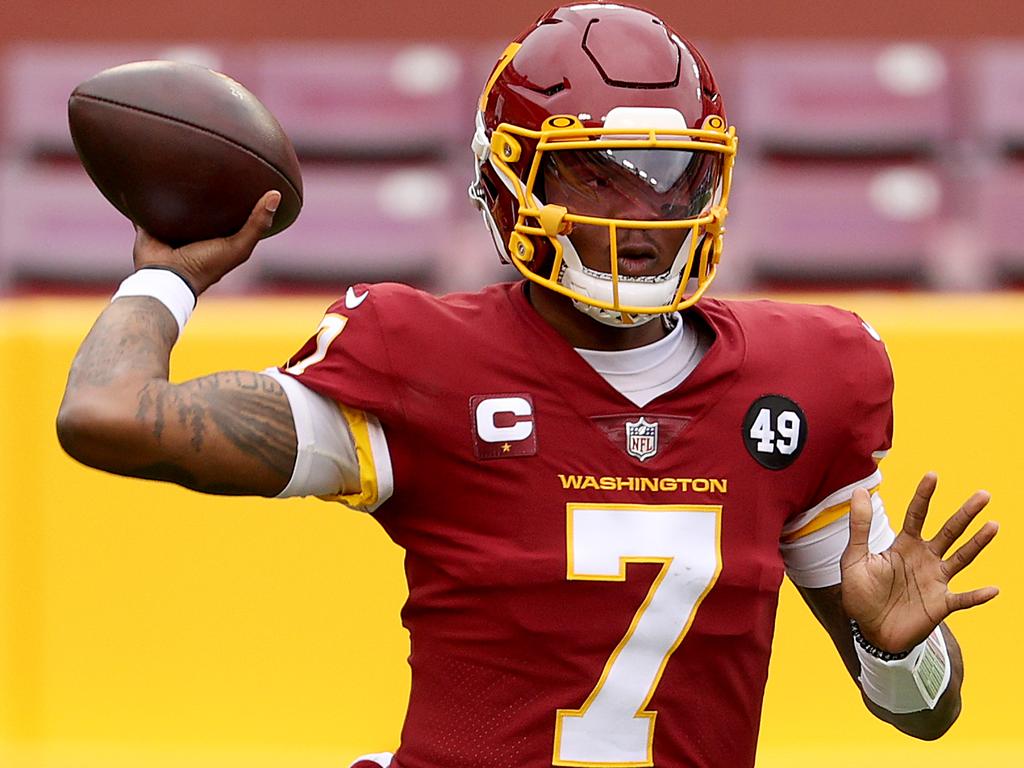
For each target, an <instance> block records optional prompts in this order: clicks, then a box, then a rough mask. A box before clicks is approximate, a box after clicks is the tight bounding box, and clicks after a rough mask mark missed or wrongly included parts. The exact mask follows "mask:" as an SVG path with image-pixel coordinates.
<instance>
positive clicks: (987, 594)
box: [946, 587, 999, 613]
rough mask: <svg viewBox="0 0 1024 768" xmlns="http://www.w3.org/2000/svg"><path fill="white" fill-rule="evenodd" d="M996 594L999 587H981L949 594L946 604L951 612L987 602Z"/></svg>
mask: <svg viewBox="0 0 1024 768" xmlns="http://www.w3.org/2000/svg"><path fill="white" fill-rule="evenodd" d="M998 594H999V587H982V588H981V589H972V590H971V591H970V592H959V593H957V594H951V595H950V596H949V597H947V598H946V605H947V607H948V608H949V612H950V613H953V612H954V611H963V610H966V609H968V608H974V607H975V606H976V605H981V604H982V603H987V602H988V601H989V600H991V599H992V598H993V597H995V596H996V595H998Z"/></svg>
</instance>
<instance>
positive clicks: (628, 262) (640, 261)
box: [618, 245, 664, 277]
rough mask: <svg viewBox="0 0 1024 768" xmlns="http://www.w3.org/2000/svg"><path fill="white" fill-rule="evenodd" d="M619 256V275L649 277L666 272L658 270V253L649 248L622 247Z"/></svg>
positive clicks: (636, 246) (637, 246) (640, 246)
mask: <svg viewBox="0 0 1024 768" xmlns="http://www.w3.org/2000/svg"><path fill="white" fill-rule="evenodd" d="M618 256H619V274H620V275H624V276H626V277H648V276H650V275H655V274H658V273H660V272H663V271H664V270H662V269H659V268H658V252H657V251H656V250H655V249H653V248H651V247H648V246H642V245H630V246H620V247H619V248H618Z"/></svg>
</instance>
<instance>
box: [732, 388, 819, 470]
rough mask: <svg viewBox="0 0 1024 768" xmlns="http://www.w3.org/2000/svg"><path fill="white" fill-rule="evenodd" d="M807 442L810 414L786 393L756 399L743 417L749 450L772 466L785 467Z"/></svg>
mask: <svg viewBox="0 0 1024 768" xmlns="http://www.w3.org/2000/svg"><path fill="white" fill-rule="evenodd" d="M805 442H807V417H806V416H804V412H803V410H802V409H801V408H800V406H799V405H797V404H796V403H795V402H793V401H792V400H790V399H789V398H788V397H785V396H784V395H764V396H762V397H759V398H758V399H757V400H755V401H754V404H753V405H751V406H750V409H749V410H748V411H747V415H746V417H745V418H744V419H743V443H744V445H746V446H747V452H748V453H750V455H751V456H753V457H754V459H755V460H756V461H757V463H758V464H760V465H761V466H762V467H767V468H768V469H785V468H786V467H788V466H789V465H790V464H792V463H793V462H794V461H796V459H797V457H798V456H799V455H800V452H801V451H802V450H803V449H804V443H805Z"/></svg>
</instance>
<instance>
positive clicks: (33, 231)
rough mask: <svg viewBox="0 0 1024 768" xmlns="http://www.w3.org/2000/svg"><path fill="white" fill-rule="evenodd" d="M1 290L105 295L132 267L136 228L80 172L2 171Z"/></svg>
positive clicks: (8, 167) (14, 165)
mask: <svg viewBox="0 0 1024 768" xmlns="http://www.w3.org/2000/svg"><path fill="white" fill-rule="evenodd" d="M0 212H2V213H0V287H7V288H12V287H17V286H18V285H19V284H25V283H36V282H46V283H51V282H65V283H77V284H83V283H84V284H94V285H101V286H102V287H103V288H107V287H108V286H109V285H113V284H116V282H117V281H118V280H120V279H122V278H123V277H124V276H125V275H126V274H127V273H128V272H129V271H130V268H131V246H132V240H133V237H134V233H133V231H132V225H131V223H130V222H129V221H128V220H127V219H126V218H125V217H124V216H122V215H121V214H120V213H118V212H117V211H116V210H115V209H114V207H113V206H111V205H110V203H108V202H107V201H106V200H105V199H104V198H103V196H102V195H101V194H100V193H99V192H98V191H97V190H96V187H94V186H93V184H92V181H91V180H90V179H89V177H88V176H87V175H86V174H85V171H84V170H83V169H82V168H80V167H77V166H72V165H65V166H55V167H52V166H45V165H38V164H30V163H26V162H22V161H13V162H8V163H5V164H4V166H3V167H2V168H0Z"/></svg>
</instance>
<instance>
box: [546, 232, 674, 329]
mask: <svg viewBox="0 0 1024 768" xmlns="http://www.w3.org/2000/svg"><path fill="white" fill-rule="evenodd" d="M692 236H693V234H692V232H691V233H690V234H689V235H687V237H686V239H685V240H684V241H683V244H682V245H681V246H680V248H679V251H678V253H676V257H675V260H674V261H673V262H672V267H671V269H669V271H668V272H667V273H665V274H664V275H663V276H660V277H658V278H654V279H650V278H648V279H646V280H644V281H642V282H640V281H631V280H630V279H629V278H625V277H622V276H621V275H620V276H619V303H620V304H624V305H626V306H634V307H636V306H639V307H644V306H648V307H663V306H665V305H666V304H670V303H671V302H672V300H673V299H674V298H675V295H676V291H677V290H678V289H679V280H680V277H681V275H682V271H683V265H684V264H685V262H686V260H687V259H689V250H690V249H689V245H688V243H689V241H690V237H692ZM556 237H557V239H558V242H559V244H561V246H562V259H563V263H562V270H561V273H560V274H559V276H558V282H559V283H561V284H562V285H563V286H565V287H566V288H568V289H569V290H571V291H575V292H576V293H579V294H581V295H583V296H587V297H590V298H592V299H597V300H598V301H603V302H607V303H612V302H613V300H614V292H613V290H612V276H611V275H610V274H605V273H602V272H597V271H596V270H592V269H587V268H585V267H584V266H583V260H582V259H580V255H579V253H578V252H577V250H576V246H574V245H573V243H572V241H571V240H570V239H569V238H568V237H567V236H566V235H557V236H556ZM572 304H573V306H574V307H576V309H578V310H579V311H580V312H582V313H583V314H585V315H587V316H589V317H592V318H593V319H595V320H597V321H598V322H599V323H603V324H604V325H609V326H612V327H615V328H636V327H638V326H641V325H644V324H645V323H648V322H650V321H651V320H653V319H654V318H655V317H657V314H651V313H642V314H641V313H637V314H628V313H625V312H617V311H615V310H614V309H603V308H601V307H597V306H594V305H593V304H587V303H586V302H583V301H579V300H578V299H573V302H572Z"/></svg>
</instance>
